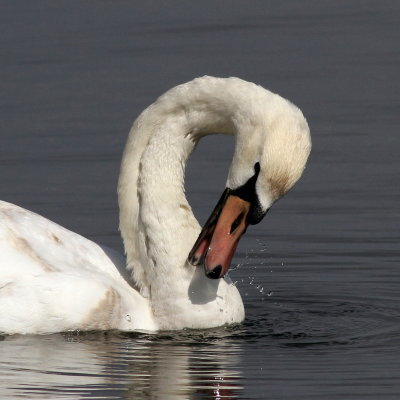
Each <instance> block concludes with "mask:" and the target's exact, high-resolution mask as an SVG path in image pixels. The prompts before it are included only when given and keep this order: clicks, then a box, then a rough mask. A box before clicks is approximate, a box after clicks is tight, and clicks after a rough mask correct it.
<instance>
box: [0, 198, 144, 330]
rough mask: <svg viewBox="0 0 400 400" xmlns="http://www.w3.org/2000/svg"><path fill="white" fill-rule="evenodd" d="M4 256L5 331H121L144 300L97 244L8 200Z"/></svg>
mask: <svg viewBox="0 0 400 400" xmlns="http://www.w3.org/2000/svg"><path fill="white" fill-rule="evenodd" d="M0 254H1V258H2V261H1V263H0V332H1V331H4V332H7V333H13V331H14V332H19V333H21V332H22V333H46V332H57V331H58V332H59V331H62V330H70V329H86V330H87V329H112V328H117V327H120V325H121V323H120V319H121V315H122V314H123V313H126V312H129V311H126V310H127V309H129V308H130V307H131V306H132V304H127V301H126V299H127V298H128V299H130V300H132V302H133V303H135V302H138V301H139V302H142V301H143V300H142V299H141V298H140V295H139V294H138V293H137V292H135V291H134V290H133V289H132V288H130V287H129V285H128V284H127V283H126V282H125V280H124V279H123V278H122V277H121V275H120V274H119V272H118V270H117V269H116V267H115V265H114V263H113V262H112V261H111V259H110V258H109V257H108V256H107V254H106V253H105V252H104V251H103V250H102V248H101V247H100V246H98V245H97V244H96V243H94V242H91V241H90V240H88V239H86V238H84V237H82V236H80V235H78V234H76V233H73V232H71V231H69V230H67V229H65V228H63V227H61V226H59V225H57V224H56V223H54V222H51V221H49V220H48V219H46V218H43V217H41V216H39V215H37V214H35V213H33V212H30V211H28V210H25V209H23V208H20V207H17V206H15V205H13V204H10V203H6V202H3V201H0ZM127 293H129V295H128V296H126V294H127ZM128 303H130V301H128ZM126 322H133V321H126Z"/></svg>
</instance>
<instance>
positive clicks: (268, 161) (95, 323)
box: [0, 77, 311, 333]
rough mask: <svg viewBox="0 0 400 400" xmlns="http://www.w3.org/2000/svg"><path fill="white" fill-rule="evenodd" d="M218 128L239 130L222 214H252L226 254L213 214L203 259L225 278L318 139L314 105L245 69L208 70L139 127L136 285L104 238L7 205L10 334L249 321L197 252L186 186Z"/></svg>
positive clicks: (122, 194)
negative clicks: (195, 159)
mask: <svg viewBox="0 0 400 400" xmlns="http://www.w3.org/2000/svg"><path fill="white" fill-rule="evenodd" d="M209 133H227V134H229V133H230V134H234V135H235V136H236V148H235V154H234V157H233V161H232V164H231V169H230V172H229V176H228V181H227V187H228V188H230V189H227V190H228V191H229V193H227V194H226V199H225V198H224V201H223V203H222V205H221V207H222V206H223V208H222V211H221V210H220V211H218V212H222V214H221V215H224V214H223V213H224V212H225V211H224V210H225V209H228V207H231V206H230V204H231V203H230V202H231V200H232V199H233V198H236V199H239V201H240V205H238V206H236V205H235V204H236V203H235V204H234V205H233V206H232V207H233V208H232V209H235V207H241V208H240V210H239V209H238V210H239V211H238V212H239V213H240V216H239V217H240V218H239V220H238V222H237V224H236V225H235V230H234V229H233V228H234V226H233V225H232V228H231V229H230V230H231V232H228V233H227V235H228V236H229V235H230V236H229V240H231V241H232V244H230V246H231V247H230V248H229V251H228V250H227V252H228V253H229V254H227V255H226V257H225V256H224V257H222V259H221V254H222V255H223V254H224V251H225V250H221V251H219V250H216V249H224V246H225V239H224V237H223V235H224V234H225V233H224V232H225V231H224V229H225V228H224V225H223V223H222V222H221V223H220V222H219V221H220V220H222V219H223V218H222V216H221V217H220V218H219V219H218V223H216V222H215V221H214V222H213V221H211V222H208V223H207V224H208V227H207V229H208V230H207V232H206V233H204V230H203V233H202V235H203V236H202V235H200V237H199V239H198V240H197V242H196V245H195V247H194V248H193V250H192V252H191V260H192V261H193V263H194V264H196V263H204V264H205V266H206V273H207V274H208V276H209V277H213V278H219V277H222V276H223V275H224V274H225V272H226V270H227V268H228V267H229V263H230V259H231V257H232V255H233V251H234V249H235V247H236V245H237V241H238V240H239V237H240V235H241V234H242V233H243V231H244V230H245V229H246V226H247V223H248V222H249V221H250V223H256V222H258V221H259V220H260V219H261V218H262V216H263V215H264V214H265V213H266V211H267V210H268V209H269V207H270V206H271V205H272V204H273V202H274V201H275V200H277V199H278V198H279V197H280V196H282V195H283V194H284V193H286V191H287V190H289V189H290V188H291V187H292V186H293V184H294V183H295V182H296V181H297V179H298V178H299V177H300V175H301V173H302V171H303V169H304V165H305V163H306V160H307V157H308V154H309V151H310V143H311V142H310V137H309V131H308V126H307V123H306V121H305V119H304V117H303V115H302V113H301V112H300V110H299V109H298V108H297V107H295V106H293V105H292V104H291V103H289V102H288V101H286V100H284V99H282V98H281V97H279V96H278V95H275V94H273V93H271V92H269V91H267V90H265V89H263V88H261V87H259V86H256V85H254V84H251V83H248V82H245V81H242V80H240V79H237V78H228V79H218V78H211V77H204V78H199V79H196V80H194V81H192V82H189V83H187V84H184V85H180V86H178V87H176V88H174V89H172V90H170V91H168V92H167V93H166V94H164V95H163V96H161V97H160V98H159V99H158V100H157V101H156V102H155V103H154V104H153V105H151V106H150V107H148V108H147V109H146V110H145V111H144V112H143V113H142V114H141V115H140V116H139V117H138V119H137V120H136V121H135V124H134V125H133V128H132V130H131V132H130V135H129V138H128V141H127V145H126V147H125V151H124V156H123V160H122V164H121V174H120V180H119V186H118V194H119V205H120V229H121V234H122V237H123V240H124V245H125V251H126V254H127V266H128V270H130V271H131V274H132V280H131V282H129V283H128V281H127V280H126V279H124V278H123V277H122V275H121V274H120V271H119V270H118V265H117V263H116V262H115V260H113V258H112V257H110V256H109V254H108V252H107V251H104V249H103V248H101V247H100V246H98V245H97V244H95V243H93V242H91V241H89V240H87V239H85V238H83V237H81V236H80V235H78V234H75V233H73V232H70V231H68V230H66V229H64V228H62V227H60V226H58V225H57V224H55V223H53V222H51V221H49V220H47V219H45V218H43V217H40V216H38V215H36V214H34V213H32V212H29V211H27V210H24V209H21V208H19V207H17V206H15V205H12V204H9V203H5V202H0V332H6V333H49V332H58V331H64V330H76V329H81V330H92V329H120V330H146V331H155V330H162V329H182V328H208V327H215V326H220V325H224V324H229V323H235V322H241V321H242V320H243V319H244V308H243V303H242V300H241V297H240V294H239V292H238V290H237V288H236V287H235V286H234V285H232V284H231V282H230V280H229V279H228V278H223V279H208V278H207V277H205V275H204V272H203V270H202V268H198V267H195V266H193V265H191V264H190V263H189V262H188V261H187V257H188V254H189V252H190V249H191V248H192V246H193V243H194V242H195V241H196V239H197V238H198V236H199V232H200V226H199V224H198V222H197V221H196V219H195V218H194V216H193V214H192V212H191V208H190V206H189V204H188V202H187V200H186V197H185V195H184V189H183V181H184V167H185V164H186V160H187V158H188V156H189V155H190V153H191V152H192V151H193V149H194V147H195V145H196V143H197V141H198V140H199V138H200V137H201V136H204V135H206V134H209ZM255 164H257V165H258V167H255ZM257 168H258V169H257ZM255 170H257V171H256V173H255V172H254V171H255ZM251 182H252V186H251V188H250V189H251V190H250V192H249V189H248V188H249V184H250V183H251ZM243 188H245V189H246V190H243ZM241 199H244V200H241ZM254 199H255V200H254ZM253 200H254V201H253ZM247 201H248V202H249V203H246V202H247ZM252 201H253V203H254V202H255V203H256V204H253V206H254V207H255V208H254V207H253V206H252V205H251V202H252ZM242 203H243V204H250V205H249V206H248V205H243V204H242ZM238 204H239V203H238ZM247 213H248V215H247ZM218 216H219V214H218V215H217V217H218ZM243 216H244V217H246V218H244V217H243ZM252 218H253V220H254V222H251V221H252ZM231 223H232V221H231V222H229V224H231ZM239 223H240V224H243V227H240V226H239ZM210 224H211V225H210ZM215 224H216V227H215ZM229 226H230V225H229ZM236 226H239V228H237V231H236ZM228 230H229V229H228ZM220 232H223V233H222V234H221V233H220ZM236 232H239V233H237V234H236ZM220 235H221V237H222V239H220ZM234 235H236V236H235V237H234ZM221 243H222V244H221ZM221 246H222V247H221ZM200 259H201V260H200ZM217 264H218V265H217Z"/></svg>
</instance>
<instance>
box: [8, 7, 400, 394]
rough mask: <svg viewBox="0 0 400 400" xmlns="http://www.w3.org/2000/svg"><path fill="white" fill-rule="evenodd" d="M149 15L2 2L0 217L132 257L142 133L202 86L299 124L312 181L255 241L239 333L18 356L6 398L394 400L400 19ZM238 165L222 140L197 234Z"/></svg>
mask: <svg viewBox="0 0 400 400" xmlns="http://www.w3.org/2000/svg"><path fill="white" fill-rule="evenodd" d="M143 3H144V2H111V1H97V2H70V1H68V2H64V1H59V2H52V1H47V2H46V1H38V2H35V3H33V2H29V1H18V2H3V4H2V6H1V8H2V11H1V14H0V21H1V26H2V35H1V37H0V45H1V46H0V48H1V53H2V56H1V62H0V70H1V76H2V79H1V81H0V86H1V91H0V109H1V111H2V112H1V118H0V124H1V130H0V135H1V139H2V141H1V147H0V165H1V174H0V198H2V199H4V200H8V201H11V202H14V203H17V204H20V205H22V206H24V207H26V208H29V209H32V210H34V211H36V212H39V213H40V214H43V215H45V216H47V217H49V218H50V219H53V220H55V221H57V222H59V223H61V224H62V225H64V226H66V227H68V228H70V229H72V230H74V231H77V232H79V233H81V234H83V235H85V236H87V237H89V238H92V239H93V240H96V241H98V242H101V243H105V244H107V245H109V246H111V247H114V248H116V249H119V250H121V243H120V239H119V236H118V232H117V212H118V210H117V200H116V194H115V187H116V181H117V177H118V164H119V160H120V156H121V152H122V149H123V145H124V142H125V139H126V135H127V133H128V131H129V128H130V125H131V123H132V121H133V119H134V117H135V116H136V115H137V114H138V113H139V112H140V110H141V109H143V108H144V107H145V106H147V105H148V104H149V103H151V102H152V101H153V100H154V99H155V98H156V97H157V96H158V95H159V94H161V93H162V92H163V91H165V90H166V89H168V88H170V87H172V86H174V85H175V84H178V83H181V82H184V81H187V80H190V79H192V78H193V77H195V76H199V75H204V74H211V75H216V76H230V75H234V76H240V77H242V78H244V79H248V80H251V81H255V82H257V83H260V84H262V85H263V86H265V87H268V88H269V89H271V90H273V91H276V92H278V93H280V94H282V95H283V96H285V97H288V98H289V99H291V100H293V101H294V102H295V103H296V104H297V105H299V106H300V108H301V109H302V110H303V111H304V114H305V115H306V116H307V119H308V121H309V124H310V127H311V131H312V135H313V145H314V147H313V152H312V156H311V158H310V162H309V165H308V167H307V170H306V173H305V175H304V177H303V178H302V180H301V181H300V182H299V183H298V185H297V186H296V187H295V188H294V189H293V190H292V191H291V193H290V194H289V195H288V196H287V197H286V198H284V199H283V200H282V201H280V202H279V203H278V204H276V205H275V206H274V208H273V210H271V212H270V213H269V214H268V216H267V218H266V219H265V220H264V221H263V223H262V224H260V225H258V226H256V227H253V228H252V229H251V230H249V232H248V234H247V237H246V239H245V240H244V241H243V242H241V245H240V248H239V251H238V254H237V256H236V258H235V263H236V264H239V267H238V268H236V269H235V270H233V271H232V272H231V277H232V279H233V280H234V281H237V285H238V287H239V290H240V292H241V293H242V296H243V299H244V302H245V307H246V313H247V318H246V321H245V323H244V324H242V325H239V326H234V327H229V328H220V329H215V330H208V331H185V332H179V333H170V332H167V333H162V334H158V335H144V334H137V333H135V334H121V333H118V332H107V333H96V332H94V333H87V334H57V335H50V336H43V337H36V336H28V337H24V336H11V337H10V336H9V337H3V338H2V339H3V340H2V341H1V342H0V392H1V394H2V395H1V396H2V398H5V399H16V398H29V399H34V398H39V399H45V398H49V399H56V398H57V399H58V398H65V399H82V398H103V399H133V398H152V399H156V398H160V399H167V398H171V399H180V398H181V399H186V398H194V399H222V398H232V399H233V398H240V399H242V398H243V399H250V398H254V399H261V398H263V399H289V398H296V399H366V398H370V399H398V398H399V396H400V383H399V382H400V379H399V378H400V359H399V347H400V318H399V317H400V305H399V304H400V303H399V300H400V270H399V269H398V260H399V256H400V251H399V245H398V239H399V234H398V226H399V216H400V213H399V211H398V207H397V203H398V199H399V194H400V193H399V185H398V175H399V163H398V149H399V145H400V136H399V135H398V132H397V131H398V126H399V122H400V121H399V119H400V117H399V115H400V105H399V104H400V103H399V93H400V90H399V89H400V87H399V86H400V84H399V80H398V71H399V64H400V52H399V46H398V43H399V39H400V37H399V36H400V35H399V29H398V20H399V12H400V5H399V3H398V2H396V1H384V2H379V3H377V2H375V1H369V0H365V1H355V0H349V1H335V2H321V1H317V0H315V1H302V2H297V1H286V2H281V3H278V2H264V1H254V2H250V3H246V5H245V6H244V3H243V2H239V1H233V2H229V4H228V3H227V2H211V1H203V2H201V3H194V2H187V3H181V2H175V1H171V2H168V6H164V7H162V6H160V3H159V2H146V4H143ZM232 148H233V143H232V141H231V140H229V139H227V138H225V137H222V138H221V137H218V136H216V137H210V138H207V139H205V140H204V141H203V142H202V143H201V144H200V145H199V148H198V151H197V152H196V153H195V154H194V156H193V158H192V159H191V160H190V165H189V170H188V174H187V175H188V178H187V180H188V185H187V191H188V196H189V198H190V200H191V203H192V204H193V206H194V208H195V210H196V214H197V215H198V218H199V219H200V220H201V221H204V220H205V218H206V216H207V214H208V213H209V212H210V210H211V209H212V207H213V206H214V203H215V201H216V200H217V199H218V197H219V195H220V193H221V191H222V189H223V185H224V179H225V176H226V172H227V168H228V165H229V160H230V156H231V151H232Z"/></svg>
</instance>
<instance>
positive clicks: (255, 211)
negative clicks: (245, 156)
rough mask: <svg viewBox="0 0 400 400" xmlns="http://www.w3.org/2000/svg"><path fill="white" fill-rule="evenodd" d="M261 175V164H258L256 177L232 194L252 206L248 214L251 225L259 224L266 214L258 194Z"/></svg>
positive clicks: (256, 164)
mask: <svg viewBox="0 0 400 400" xmlns="http://www.w3.org/2000/svg"><path fill="white" fill-rule="evenodd" d="M259 173H260V163H259V162H256V163H255V164H254V175H253V176H252V177H251V178H250V179H249V180H248V181H247V182H246V183H245V184H244V185H242V186H240V187H238V188H237V189H234V190H232V192H231V193H232V194H233V195H234V196H238V197H240V198H241V199H243V200H245V201H248V202H249V203H250V204H251V205H250V210H249V213H248V214H247V222H248V223H249V224H250V225H255V224H258V223H259V222H260V221H261V220H262V219H263V217H264V215H265V214H266V212H264V211H263V209H262V207H261V204H260V201H259V200H258V196H257V193H256V182H257V178H258V174H259Z"/></svg>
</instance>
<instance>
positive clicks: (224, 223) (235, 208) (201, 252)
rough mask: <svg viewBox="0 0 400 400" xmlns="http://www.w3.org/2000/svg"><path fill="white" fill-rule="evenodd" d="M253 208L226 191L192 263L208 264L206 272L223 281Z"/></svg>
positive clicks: (202, 232)
mask: <svg viewBox="0 0 400 400" xmlns="http://www.w3.org/2000/svg"><path fill="white" fill-rule="evenodd" d="M249 209H250V203H249V202H248V201H245V200H243V199H241V198H240V197H238V196H235V195H232V194H231V190H230V189H226V190H225V191H224V193H223V195H222V197H221V199H220V200H219V202H218V204H217V206H216V207H215V209H214V211H213V213H212V214H211V216H210V218H209V219H208V220H207V222H206V223H205V225H204V227H203V229H202V231H201V233H200V235H199V237H198V239H197V241H196V243H195V244H194V246H193V248H192V250H191V252H190V253H189V257H188V260H189V262H190V263H191V264H193V265H204V270H205V273H206V275H207V276H208V277H209V278H211V279H218V278H222V277H223V276H224V275H225V274H226V273H227V271H228V269H229V267H230V265H231V262H232V258H233V255H234V254H235V250H236V248H237V245H238V243H239V240H240V238H241V236H242V235H243V234H244V233H245V232H246V229H247V226H248V222H247V214H248V212H249Z"/></svg>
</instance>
